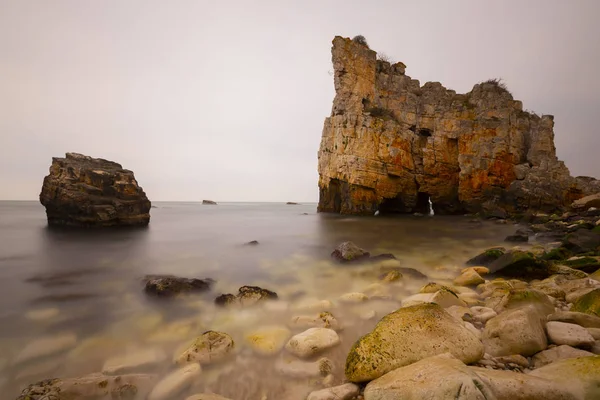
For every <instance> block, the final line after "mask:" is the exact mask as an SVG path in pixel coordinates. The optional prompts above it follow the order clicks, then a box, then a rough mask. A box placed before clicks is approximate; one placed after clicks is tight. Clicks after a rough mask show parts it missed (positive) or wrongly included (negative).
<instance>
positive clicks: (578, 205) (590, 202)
mask: <svg viewBox="0 0 600 400" xmlns="http://www.w3.org/2000/svg"><path fill="white" fill-rule="evenodd" d="M590 207H596V208H600V193H595V194H591V195H589V196H584V197H582V198H580V199H577V200H575V201H574V202H573V203H571V208H573V209H574V210H577V211H584V210H587V209H589V208H590Z"/></svg>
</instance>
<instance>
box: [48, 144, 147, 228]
mask: <svg viewBox="0 0 600 400" xmlns="http://www.w3.org/2000/svg"><path fill="white" fill-rule="evenodd" d="M40 202H41V203H42V204H43V205H44V207H46V216H47V217H48V224H49V225H61V226H81V227H99V226H132V225H148V223H149V222H150V201H149V200H148V197H146V193H144V191H143V190H142V188H141V187H140V186H139V185H138V183H137V181H136V180H135V177H134V175H133V172H131V171H129V170H126V169H123V167H122V166H121V165H120V164H117V163H115V162H112V161H107V160H103V159H100V158H92V157H88V156H84V155H82V154H77V153H67V154H66V157H65V158H57V157H54V158H52V165H51V166H50V174H49V175H48V176H46V177H45V178H44V184H43V186H42V192H41V193H40Z"/></svg>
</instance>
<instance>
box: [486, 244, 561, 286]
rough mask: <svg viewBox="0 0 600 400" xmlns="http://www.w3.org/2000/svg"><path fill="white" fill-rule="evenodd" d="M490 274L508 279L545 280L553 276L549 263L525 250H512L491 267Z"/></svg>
mask: <svg viewBox="0 0 600 400" xmlns="http://www.w3.org/2000/svg"><path fill="white" fill-rule="evenodd" d="M489 269H490V273H492V274H494V275H497V276H502V277H506V278H517V279H527V280H531V279H545V278H547V277H549V276H550V275H552V273H551V272H550V271H549V270H548V262H547V261H545V260H540V259H537V258H536V257H535V255H533V253H530V252H527V251H523V250H510V251H508V252H506V253H505V254H504V255H502V256H501V257H499V258H498V259H497V260H495V261H493V262H492V263H491V264H490V265H489Z"/></svg>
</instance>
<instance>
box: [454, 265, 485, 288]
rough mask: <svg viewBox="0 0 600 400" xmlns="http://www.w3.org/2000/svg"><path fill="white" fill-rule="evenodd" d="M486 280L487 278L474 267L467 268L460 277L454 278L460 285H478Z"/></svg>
mask: <svg viewBox="0 0 600 400" xmlns="http://www.w3.org/2000/svg"><path fill="white" fill-rule="evenodd" d="M484 282H485V279H483V278H482V277H481V275H479V274H478V273H477V271H475V270H473V269H467V270H466V271H465V272H463V273H462V274H461V275H460V276H459V277H457V278H456V279H454V284H455V285H458V286H477V285H479V284H481V283H484Z"/></svg>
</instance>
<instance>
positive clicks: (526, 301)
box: [485, 289, 555, 317]
mask: <svg viewBox="0 0 600 400" xmlns="http://www.w3.org/2000/svg"><path fill="white" fill-rule="evenodd" d="M485 304H486V306H487V307H490V308H493V309H494V311H496V312H497V313H498V314H500V313H501V312H502V311H504V310H511V309H516V308H522V307H533V308H534V309H535V310H536V311H537V312H538V314H539V315H540V316H541V317H546V316H547V315H548V314H552V313H553V312H554V310H555V309H554V304H553V303H552V301H551V300H550V298H549V297H548V296H547V295H546V294H544V293H542V292H540V291H537V290H534V289H510V290H496V291H494V292H492V294H491V297H489V298H488V299H486V303H485Z"/></svg>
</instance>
